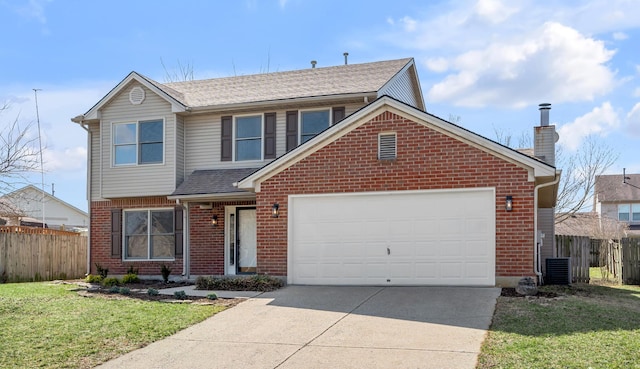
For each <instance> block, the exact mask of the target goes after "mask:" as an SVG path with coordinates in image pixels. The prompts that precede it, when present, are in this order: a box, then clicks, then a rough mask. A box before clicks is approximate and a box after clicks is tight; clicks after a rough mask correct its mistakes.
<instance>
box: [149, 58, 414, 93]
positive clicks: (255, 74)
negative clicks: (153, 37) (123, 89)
mask: <svg viewBox="0 0 640 369" xmlns="http://www.w3.org/2000/svg"><path fill="white" fill-rule="evenodd" d="M412 59H413V58H411V57H408V58H400V59H391V60H379V61H373V62H365V63H355V64H340V65H331V66H326V67H318V68H301V69H291V70H283V71H277V72H266V73H251V74H241V75H237V76H225V77H213V78H203V79H193V80H189V81H178V82H168V83H160V82H157V83H160V84H161V85H162V86H167V87H171V86H177V85H185V84H192V83H194V82H195V83H197V82H206V81H213V80H224V79H234V78H238V79H239V78H250V77H256V76H268V75H269V76H271V75H277V74H288V73H289V74H291V73H296V72H303V71H313V70H316V71H318V70H322V71H326V70H329V69H338V68H342V69H344V68H345V67H346V68H353V67H358V66H360V67H361V66H366V65H371V64H384V63H392V62H400V61H405V64H406V63H408V62H409V61H411V60H412ZM138 74H139V73H138ZM145 78H146V77H145ZM147 79H148V78H147Z"/></svg>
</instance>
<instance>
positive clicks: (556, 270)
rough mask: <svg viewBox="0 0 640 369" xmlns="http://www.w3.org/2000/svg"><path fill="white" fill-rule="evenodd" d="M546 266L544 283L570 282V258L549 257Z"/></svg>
mask: <svg viewBox="0 0 640 369" xmlns="http://www.w3.org/2000/svg"><path fill="white" fill-rule="evenodd" d="M546 266H547V275H546V276H545V278H544V282H545V284H571V259H570V258H549V259H547V264H546Z"/></svg>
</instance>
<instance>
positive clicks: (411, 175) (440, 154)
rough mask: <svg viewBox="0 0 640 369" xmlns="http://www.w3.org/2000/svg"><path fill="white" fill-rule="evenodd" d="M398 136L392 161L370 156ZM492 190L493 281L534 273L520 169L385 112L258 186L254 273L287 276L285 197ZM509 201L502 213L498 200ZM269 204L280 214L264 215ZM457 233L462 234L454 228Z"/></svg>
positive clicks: (528, 205) (529, 194) (529, 201)
mask: <svg viewBox="0 0 640 369" xmlns="http://www.w3.org/2000/svg"><path fill="white" fill-rule="evenodd" d="M390 131H393V132H396V133H397V159H396V160H393V161H380V160H378V159H377V148H378V134H379V133H380V132H390ZM474 187H494V188H495V189H496V204H495V206H496V209H495V211H496V276H497V277H516V276H517V277H520V276H535V273H534V270H533V262H534V255H533V242H534V231H533V228H534V224H533V221H534V214H533V213H534V206H533V201H534V196H533V192H534V184H533V183H532V182H529V181H528V173H527V170H525V169H523V168H521V167H518V166H516V165H514V164H512V163H510V162H508V161H506V160H504V159H501V158H499V157H496V156H493V155H491V154H489V153H487V152H485V151H482V150H480V149H478V148H475V147H473V146H470V145H469V144H466V143H464V142H462V141H460V140H457V139H454V138H452V137H449V136H447V135H445V134H442V133H440V132H438V131H436V130H434V129H430V128H428V127H425V126H424V125H421V124H418V123H415V122H413V121H411V120H408V119H405V118H403V117H400V116H398V115H395V114H393V113H390V112H385V113H383V114H381V115H379V116H377V117H375V118H374V119H372V120H371V121H369V122H366V123H365V124H363V125H361V126H360V127H358V128H356V129H354V130H353V131H351V132H349V133H348V134H346V135H344V136H342V137H341V138H339V139H337V140H335V141H334V142H332V143H330V144H328V145H327V146H325V147H323V148H322V149H320V150H319V151H317V152H315V153H313V154H311V155H310V156H308V157H306V158H304V159H302V160H301V161H299V162H297V163H296V164H294V165H292V166H291V167H289V168H287V169H285V170H283V171H282V172H280V173H278V174H276V175H274V176H273V177H271V178H269V179H268V180H266V181H264V182H262V183H261V191H260V192H258V193H257V194H256V203H257V219H258V220H257V223H258V224H257V233H258V234H257V237H258V272H259V273H266V274H270V275H277V276H285V275H287V196H288V195H290V194H321V193H343V192H369V191H403V190H431V189H449V188H474ZM506 196H513V202H514V206H513V211H512V212H506V210H505V205H504V204H505V197H506ZM273 203H278V204H280V216H279V217H278V218H272V217H271V206H272V204H273ZM461 231H464V230H461Z"/></svg>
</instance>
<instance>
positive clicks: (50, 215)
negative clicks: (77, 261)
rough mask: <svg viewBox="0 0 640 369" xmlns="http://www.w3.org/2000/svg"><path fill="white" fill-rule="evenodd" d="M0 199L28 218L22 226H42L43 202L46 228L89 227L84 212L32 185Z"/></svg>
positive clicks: (87, 218) (87, 215)
mask: <svg viewBox="0 0 640 369" xmlns="http://www.w3.org/2000/svg"><path fill="white" fill-rule="evenodd" d="M43 195H44V196H43ZM0 199H2V200H3V201H6V202H7V203H10V204H12V206H13V207H14V208H16V209H20V212H21V215H22V216H25V217H28V218H29V219H26V218H23V219H22V223H23V225H29V226H36V227H40V226H42V210H43V200H44V221H45V224H46V225H47V227H48V228H54V229H62V228H64V229H66V230H72V229H74V228H75V229H86V228H87V227H88V226H89V214H87V213H86V212H85V211H82V210H80V209H78V208H76V207H75V206H73V205H71V204H69V203H67V202H65V201H63V200H61V199H59V198H57V197H55V196H53V195H51V194H49V193H47V192H44V193H43V192H42V190H41V189H39V188H36V187H35V186H33V185H28V186H25V187H22V188H20V189H18V190H15V191H13V192H11V193H8V194H6V195H4V196H2V197H0ZM25 222H26V223H25ZM12 225H13V224H12ZM16 225H18V224H16Z"/></svg>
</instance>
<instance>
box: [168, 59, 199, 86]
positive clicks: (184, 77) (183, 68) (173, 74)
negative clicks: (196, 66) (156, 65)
mask: <svg viewBox="0 0 640 369" xmlns="http://www.w3.org/2000/svg"><path fill="white" fill-rule="evenodd" d="M160 64H162V69H164V81H165V82H167V83H170V82H184V81H193V80H194V79H195V78H194V74H193V63H187V64H182V62H181V61H180V60H179V59H178V67H177V68H173V69H172V70H171V71H170V70H169V69H168V68H167V66H166V65H165V64H164V61H163V60H162V58H160Z"/></svg>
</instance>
